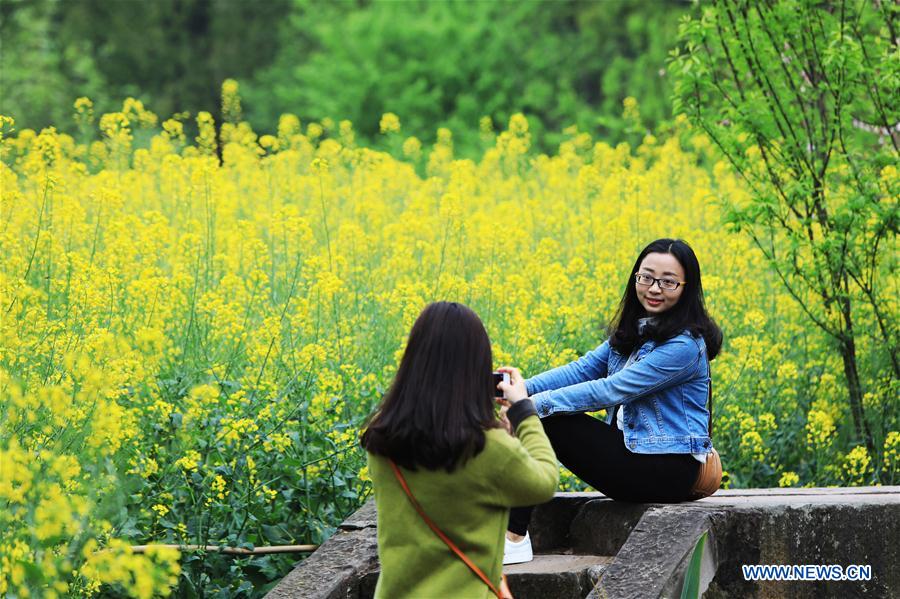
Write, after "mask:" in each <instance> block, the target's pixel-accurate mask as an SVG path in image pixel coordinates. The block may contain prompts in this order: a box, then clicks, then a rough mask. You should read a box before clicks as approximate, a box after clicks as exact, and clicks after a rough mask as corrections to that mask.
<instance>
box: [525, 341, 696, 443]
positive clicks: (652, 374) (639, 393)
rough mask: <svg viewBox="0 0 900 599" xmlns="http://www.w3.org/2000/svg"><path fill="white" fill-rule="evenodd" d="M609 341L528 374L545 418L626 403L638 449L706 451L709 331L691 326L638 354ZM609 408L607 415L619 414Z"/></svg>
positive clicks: (629, 438) (629, 439)
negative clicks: (698, 333) (700, 333)
mask: <svg viewBox="0 0 900 599" xmlns="http://www.w3.org/2000/svg"><path fill="white" fill-rule="evenodd" d="M627 360H628V356H623V355H622V354H620V353H618V352H617V351H616V350H614V349H612V348H611V347H610V345H609V341H608V340H607V341H605V342H604V343H603V345H601V346H600V347H598V348H597V349H595V350H593V351H590V352H588V353H586V354H585V355H584V356H582V357H581V358H579V359H578V360H575V361H574V362H572V363H570V364H566V365H565V366H560V367H559V368H554V369H553V370H548V371H547V372H543V373H541V374H539V375H537V376H534V377H532V378H530V379H528V380H526V381H525V387H526V388H527V389H528V395H529V396H530V397H531V399H532V400H533V401H534V405H535V407H536V408H537V411H538V415H539V416H540V417H541V418H544V417H546V416H550V415H553V414H565V413H571V412H592V411H597V410H602V409H604V408H612V407H613V406H617V405H621V406H622V407H621V410H622V416H623V419H624V431H623V432H624V435H625V446H626V447H627V448H628V449H630V450H631V451H633V452H635V453H700V454H702V453H706V452H708V451H710V450H711V448H712V441H711V440H710V438H709V430H708V418H709V411H708V410H707V408H706V401H707V397H708V394H709V383H710V378H709V361H708V360H707V359H706V343H705V342H704V340H703V338H702V337H694V336H692V335H691V334H690V333H688V332H686V331H685V332H683V333H681V334H680V335H677V336H675V337H672V338H671V339H668V340H667V341H664V342H663V343H656V342H654V341H647V342H646V343H644V344H643V345H642V346H641V347H640V349H639V350H638V353H637V356H636V359H635V361H634V362H633V363H632V364H631V365H630V366H629V367H628V368H625V369H623V367H624V366H625V363H626V362H627ZM613 413H614V410H612V409H610V410H609V413H608V414H607V417H606V422H607V423H608V424H610V425H611V426H615V423H614V422H613V421H612V418H613Z"/></svg>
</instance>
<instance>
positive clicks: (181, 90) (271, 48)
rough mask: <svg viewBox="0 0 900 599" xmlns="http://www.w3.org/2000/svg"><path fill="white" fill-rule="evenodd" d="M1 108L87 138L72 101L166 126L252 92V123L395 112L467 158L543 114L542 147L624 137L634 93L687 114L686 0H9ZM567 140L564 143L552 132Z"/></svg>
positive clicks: (536, 131) (425, 136)
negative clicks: (487, 129)
mask: <svg viewBox="0 0 900 599" xmlns="http://www.w3.org/2000/svg"><path fill="white" fill-rule="evenodd" d="M0 7H2V8H0V18H2V21H0V38H2V43H3V51H2V59H0V60H2V62H0V67H2V71H0V74H2V86H0V112H2V113H3V114H7V115H11V116H13V117H14V118H15V119H16V123H17V127H18V128H20V129H21V128H25V127H28V128H33V129H35V130H40V129H41V128H43V127H45V126H48V125H51V124H53V125H54V126H56V127H58V128H62V129H63V130H66V131H68V132H72V131H74V130H75V124H74V122H73V120H72V118H71V113H72V111H71V106H72V101H73V100H74V99H75V98H76V97H79V96H88V97H90V98H91V99H92V100H93V101H94V104H95V110H96V112H97V113H98V114H99V113H103V112H108V111H111V110H116V109H118V108H119V107H120V106H121V102H122V100H123V99H124V98H126V97H128V96H134V97H140V98H141V99H142V100H143V101H144V102H145V103H146V104H147V107H148V108H149V109H150V110H153V111H154V112H156V113H157V114H159V115H160V116H162V117H164V118H165V117H167V116H169V115H170V114H172V113H173V112H175V111H178V110H187V111H190V112H191V113H192V114H196V112H197V111H199V110H207V111H210V112H212V113H213V114H214V116H216V120H217V121H220V120H221V118H220V114H218V109H217V104H218V95H219V92H220V86H221V83H222V81H223V80H224V79H226V78H234V79H237V80H238V81H240V83H241V90H242V95H243V96H244V101H245V104H244V109H245V116H246V118H247V120H248V121H249V122H250V123H251V124H252V125H253V126H254V129H255V130H256V131H258V132H261V133H266V132H269V133H273V131H271V129H272V127H273V124H274V123H277V122H278V116H279V115H280V114H282V113H286V112H289V113H293V114H296V115H297V116H299V117H300V118H301V120H302V121H304V122H308V121H310V120H321V119H323V118H326V117H329V118H331V119H334V120H341V119H349V120H350V121H352V122H353V123H354V126H355V128H356V130H357V134H358V135H359V137H360V138H361V141H366V142H368V141H372V140H373V139H374V138H375V135H376V134H377V133H378V121H379V118H380V116H381V114H383V113H385V112H394V113H396V114H397V115H399V116H400V118H401V122H402V123H403V132H404V134H405V135H415V136H417V137H419V138H420V139H421V140H423V141H424V142H431V141H433V140H434V138H435V131H436V129H437V128H438V127H442V126H445V127H449V128H450V129H451V130H452V131H454V134H455V135H456V138H455V146H456V151H457V155H462V156H472V155H474V154H477V153H479V152H480V150H481V149H482V145H481V144H482V142H481V139H480V137H479V120H480V118H481V117H483V116H489V117H491V119H492V121H493V123H495V124H499V123H506V122H508V120H509V117H510V115H512V114H515V113H516V112H523V113H525V114H527V115H529V117H536V118H533V119H532V120H533V122H532V129H533V130H532V134H533V136H534V137H533V141H534V142H535V145H536V148H537V149H540V150H550V149H554V148H555V147H556V145H557V144H558V143H559V142H560V141H561V137H560V134H559V132H560V131H562V129H563V128H565V127H567V126H569V125H573V124H577V125H578V127H579V129H581V130H583V131H588V132H591V133H593V134H596V135H598V136H599V137H601V138H603V139H606V140H610V141H619V140H622V139H625V138H626V136H627V134H628V128H629V126H630V125H629V124H628V123H626V122H625V121H623V120H622V118H621V112H622V100H623V99H624V98H625V97H626V96H634V97H637V98H639V99H640V102H641V114H642V116H643V117H644V119H645V123H644V124H645V125H646V126H650V127H652V126H654V125H655V124H657V123H659V122H660V121H662V120H664V119H666V118H667V117H669V116H670V113H671V109H670V106H669V102H668V99H667V98H668V96H669V94H670V91H671V90H670V86H669V82H668V77H667V74H666V65H665V61H666V54H667V52H668V50H669V48H671V47H672V46H673V45H674V44H675V41H676V35H677V23H678V19H679V18H680V17H681V16H682V15H683V14H684V13H685V12H686V11H687V9H688V7H689V5H688V4H687V3H686V2H679V1H675V0H666V1H663V0H660V1H654V2H633V1H627V0H607V1H603V2H595V1H581V0H579V1H560V2H535V1H525V2H519V1H506V0H498V1H496V2H429V1H427V0H409V1H404V2H389V1H376V2H363V1H357V2H326V1H323V0H293V1H292V0H266V1H265V2H237V1H232V0H154V1H153V2H126V1H113V2H109V1H105V0H65V1H60V0H2V2H0ZM551 132H552V133H551Z"/></svg>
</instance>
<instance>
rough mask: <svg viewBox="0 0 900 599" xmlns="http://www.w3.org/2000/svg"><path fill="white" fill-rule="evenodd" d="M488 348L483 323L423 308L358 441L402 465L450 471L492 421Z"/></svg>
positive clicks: (464, 314)
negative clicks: (397, 364)
mask: <svg viewBox="0 0 900 599" xmlns="http://www.w3.org/2000/svg"><path fill="white" fill-rule="evenodd" d="M492 366H493V361H492V356H491V342H490V340H489V339H488V336H487V332H486V331H485V329H484V325H483V324H482V323H481V319H479V318H478V315H476V314H475V312H473V311H472V310H471V309H469V308H467V307H466V306H464V305H462V304H458V303H455V302H435V303H432V304H429V305H428V306H426V307H425V309H424V310H423V311H422V313H421V314H420V315H419V317H418V319H416V322H415V324H414V325H413V327H412V330H411V331H410V333H409V340H408V342H407V345H406V350H405V351H404V353H403V359H402V360H401V361H400V367H399V369H398V370H397V376H396V377H395V378H394V382H393V384H392V385H391V388H390V389H389V390H388V392H387V393H386V394H385V395H384V398H383V399H382V401H381V404H380V406H379V407H378V408H377V410H376V411H375V413H374V414H373V415H372V416H371V417H370V419H369V423H368V426H367V427H366V429H365V431H364V432H363V434H362V437H361V439H360V441H361V443H362V445H363V447H365V448H366V450H367V451H369V452H370V453H373V454H377V455H381V456H384V457H387V458H389V459H392V460H393V461H395V462H397V463H398V464H400V465H401V466H404V467H406V468H409V469H416V467H418V466H422V467H424V468H426V469H428V470H437V469H438V468H444V469H446V470H447V471H448V472H452V471H453V470H454V469H455V468H456V467H457V466H459V465H461V464H462V463H463V462H464V461H465V460H467V459H468V458H471V457H474V456H476V455H478V453H479V452H481V450H482V449H484V443H485V438H484V431H485V429H488V428H493V427H496V426H499V423H498V422H497V419H496V417H495V415H494V391H495V390H494V382H493V376H492V374H491V372H492Z"/></svg>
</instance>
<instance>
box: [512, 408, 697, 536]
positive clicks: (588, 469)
mask: <svg viewBox="0 0 900 599" xmlns="http://www.w3.org/2000/svg"><path fill="white" fill-rule="evenodd" d="M541 422H542V424H543V425H544V431H546V433H547V437H548V438H549V439H550V444H551V445H552V446H553V450H554V451H555V452H556V457H557V458H558V459H559V461H560V462H562V463H563V465H564V466H565V467H566V468H568V469H569V470H571V471H572V472H573V473H574V474H575V476H577V477H578V478H580V479H581V480H583V481H584V482H586V483H587V484H589V485H591V486H592V487H594V488H595V489H597V490H598V491H600V492H601V493H603V494H604V495H606V496H607V497H609V498H611V499H616V500H618V501H631V502H638V503H644V502H654V503H676V502H679V501H687V500H688V499H689V497H688V492H689V491H690V489H691V487H692V486H693V485H694V481H696V480H697V474H698V472H699V471H700V462H698V461H697V460H696V459H694V457H693V456H691V455H690V454H675V453H664V454H646V453H632V452H631V451H628V450H627V449H626V448H625V441H624V437H623V434H622V431H620V430H619V428H618V427H617V426H616V425H615V420H613V424H612V425H609V424H606V423H605V422H603V421H601V420H597V419H596V418H592V417H591V416H588V415H587V414H564V415H559V416H549V417H547V418H544V419H543V420H542V421H541ZM532 510H534V506H531V507H520V508H513V509H512V510H511V511H510V515H509V530H510V532H513V533H515V534H519V535H524V534H525V531H526V530H528V522H529V520H531V512H532Z"/></svg>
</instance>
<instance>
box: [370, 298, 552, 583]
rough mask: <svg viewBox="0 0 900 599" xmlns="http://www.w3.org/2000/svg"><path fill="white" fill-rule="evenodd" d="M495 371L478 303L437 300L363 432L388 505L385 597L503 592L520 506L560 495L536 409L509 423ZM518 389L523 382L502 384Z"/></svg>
mask: <svg viewBox="0 0 900 599" xmlns="http://www.w3.org/2000/svg"><path fill="white" fill-rule="evenodd" d="M492 366H493V364H492V358H491V344H490V341H489V340H488V336H487V333H486V332H485V329H484V326H483V325H482V323H481V320H479V318H478V316H477V315H476V314H475V313H474V312H473V311H472V310H470V309H469V308H467V307H465V306H463V305H460V304H457V303H450V302H437V303H433V304H430V305H429V306H427V307H426V308H425V310H424V311H423V312H422V314H421V315H420V316H419V318H418V319H417V320H416V322H415V324H414V325H413V328H412V331H411V332H410V334H409V340H408V342H407V346H406V351H405V353H404V354H403V358H402V360H401V362H400V367H399V369H398V371H397V376H396V378H395V379H394V382H393V385H392V386H391V388H390V390H388V392H387V393H386V394H385V396H384V398H383V400H382V402H381V405H380V406H379V407H378V409H377V411H376V412H375V413H374V415H373V416H372V417H371V419H370V421H369V423H368V426H367V427H366V430H365V432H363V434H362V445H363V447H365V449H366V451H367V453H368V458H369V473H370V475H371V477H372V482H373V485H374V488H375V504H376V506H377V509H378V557H379V559H380V561H381V574H380V575H379V577H378V583H377V586H376V588H375V596H376V597H479V598H484V597H491V596H495V595H496V596H500V593H501V574H502V568H503V566H502V564H501V561H502V554H503V547H504V532H505V531H506V526H507V522H508V520H509V508H510V507H512V506H526V505H533V504H535V503H541V502H544V501H548V500H549V499H550V498H551V497H552V496H553V492H554V491H555V489H556V485H557V484H558V482H559V470H558V467H557V463H556V456H554V454H553V450H552V449H551V447H550V442H549V441H548V440H547V437H546V435H545V434H544V429H543V427H542V426H541V421H540V420H539V419H538V418H537V414H536V412H535V409H534V404H532V402H531V401H530V400H527V399H523V400H522V401H517V400H516V399H521V398H518V397H517V398H516V399H512V400H510V402H509V409H508V411H506V418H507V419H508V423H501V422H500V420H498V419H497V416H496V414H495V412H494V407H495V400H494V397H495V386H494V377H493V375H492ZM512 385H518V386H521V385H522V381H520V380H518V379H516V378H515V376H512V377H511V380H510V383H505V382H503V383H500V384H499V385H498V386H497V388H498V389H501V390H504V391H506V390H509V389H511V386H512ZM521 397H522V398H524V394H522V396H521ZM505 424H508V426H509V428H510V430H511V431H515V434H516V437H513V436H511V435H510V434H509V432H508V431H507V428H506V427H505ZM451 546H453V547H455V548H456V549H455V550H453V549H451ZM457 551H458V552H459V553H457ZM463 557H465V558H466V559H467V561H464V560H463Z"/></svg>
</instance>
